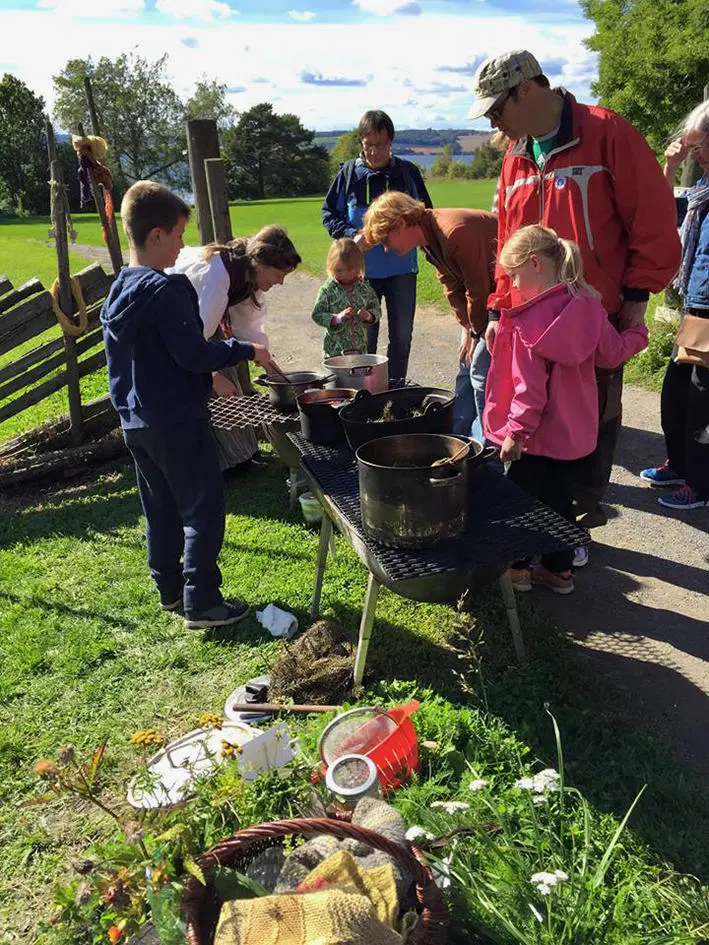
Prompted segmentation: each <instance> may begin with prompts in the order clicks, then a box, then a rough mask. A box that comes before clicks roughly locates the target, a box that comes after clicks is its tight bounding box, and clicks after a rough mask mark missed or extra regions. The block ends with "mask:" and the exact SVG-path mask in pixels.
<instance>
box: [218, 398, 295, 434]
mask: <svg viewBox="0 0 709 945" xmlns="http://www.w3.org/2000/svg"><path fill="white" fill-rule="evenodd" d="M209 413H210V416H211V418H212V426H213V427H215V428H216V429H218V430H249V429H253V428H254V427H259V426H261V424H263V423H291V422H292V421H293V420H294V419H295V420H297V419H298V412H297V411H294V410H291V411H289V412H286V411H284V410H279V408H278V407H274V406H273V404H272V403H271V402H270V400H269V399H268V397H264V396H263V395H262V394H251V395H249V396H243V397H212V399H211V400H210V401H209Z"/></svg>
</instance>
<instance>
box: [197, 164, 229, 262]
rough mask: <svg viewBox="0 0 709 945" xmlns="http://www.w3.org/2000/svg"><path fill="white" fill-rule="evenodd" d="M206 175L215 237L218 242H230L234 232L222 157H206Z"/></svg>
mask: <svg viewBox="0 0 709 945" xmlns="http://www.w3.org/2000/svg"><path fill="white" fill-rule="evenodd" d="M204 175H205V177H206V179H207V194H208V196H209V210H210V214H211V217H212V229H213V230H214V239H215V240H216V241H217V242H218V243H228V242H229V240H231V239H232V232H231V219H230V217H229V191H228V188H227V183H226V168H225V167H224V161H223V160H222V159H221V158H205V161H204Z"/></svg>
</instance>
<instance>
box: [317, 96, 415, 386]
mask: <svg viewBox="0 0 709 945" xmlns="http://www.w3.org/2000/svg"><path fill="white" fill-rule="evenodd" d="M357 134H358V136H359V141H360V145H361V148H362V151H361V155H360V157H358V158H355V159H353V160H351V161H346V162H345V163H344V164H343V165H342V167H341V168H340V170H339V172H338V174H337V176H336V177H335V179H334V181H333V182H332V184H331V186H330V189H329V190H328V192H327V196H326V197H325V201H324V203H323V206H322V221H323V226H324V227H325V229H326V230H327V231H328V233H329V234H330V236H331V237H332V238H333V239H340V238H341V237H343V236H348V237H350V239H354V240H355V242H356V243H357V244H358V245H359V247H360V249H361V250H362V251H363V252H364V253H365V277H366V278H367V279H368V281H369V282H371V284H372V286H373V287H374V290H375V292H376V293H377V296H378V297H379V300H380V301H381V299H382V297H384V299H385V300H386V312H387V325H388V329H389V344H388V348H387V355H388V357H389V377H391V378H399V377H401V378H403V377H406V372H407V370H408V364H409V352H410V350H411V337H412V334H413V328H414V313H415V310H416V275H417V273H418V258H417V253H416V250H415V249H413V250H411V252H409V253H407V254H406V255H405V256H397V255H396V253H386V252H385V250H384V247H383V246H373V247H370V246H368V244H367V242H366V240H365V239H364V236H363V234H362V220H363V217H364V214H365V213H366V212H367V208H368V207H369V205H370V204H371V203H372V201H373V200H375V199H376V198H377V197H379V196H380V194H383V193H385V192H386V191H388V190H399V191H402V192H403V193H405V194H409V195H410V196H411V197H414V199H416V200H421V201H423V203H424V204H425V205H426V206H427V207H429V208H430V207H432V206H433V204H432V202H431V198H430V196H429V194H428V191H427V190H426V185H425V184H424V182H423V177H422V176H421V172H420V170H419V169H418V167H417V166H416V165H415V164H413V163H412V162H411V161H405V160H403V159H402V158H398V157H394V156H393V155H392V153H391V150H392V144H393V141H394V124H393V122H392V120H391V118H390V117H389V116H388V115H387V114H386V112H382V111H378V110H377V111H368V112H365V113H364V115H363V116H362V118H361V119H360V122H359V125H358V127H357ZM378 339H379V322H374V323H372V324H371V325H369V326H368V328H367V350H368V351H369V352H370V353H371V354H374V353H376V350H377V341H378Z"/></svg>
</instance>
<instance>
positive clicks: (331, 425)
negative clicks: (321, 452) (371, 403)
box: [296, 387, 357, 446]
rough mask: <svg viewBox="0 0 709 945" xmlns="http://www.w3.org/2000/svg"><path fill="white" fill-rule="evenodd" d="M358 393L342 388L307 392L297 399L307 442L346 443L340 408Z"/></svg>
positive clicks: (326, 444) (302, 428) (324, 443)
mask: <svg viewBox="0 0 709 945" xmlns="http://www.w3.org/2000/svg"><path fill="white" fill-rule="evenodd" d="M356 393H357V391H356V390H351V389H349V390H347V389H344V388H341V387H330V388H328V389H327V390H306V391H305V393H304V394H299V395H298V396H297V397H296V402H297V404H298V413H299V414H300V428H301V430H302V433H303V436H304V437H305V439H306V440H310V442H311V443H318V444H320V445H322V446H329V445H335V444H340V443H344V440H345V434H344V430H343V429H342V422H341V420H340V408H341V407H342V406H343V405H344V404H348V403H349V402H350V401H351V400H352V398H353V397H354V396H355V394H356Z"/></svg>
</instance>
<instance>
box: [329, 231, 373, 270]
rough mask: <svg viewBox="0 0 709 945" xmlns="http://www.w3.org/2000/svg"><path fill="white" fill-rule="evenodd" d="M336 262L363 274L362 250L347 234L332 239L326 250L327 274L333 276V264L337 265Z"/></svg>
mask: <svg viewBox="0 0 709 945" xmlns="http://www.w3.org/2000/svg"><path fill="white" fill-rule="evenodd" d="M338 263H342V265H343V266H348V267H349V268H350V269H354V270H355V271H356V272H358V273H359V274H360V275H361V276H363V275H364V256H363V255H362V250H361V249H360V248H359V246H358V245H357V244H356V243H355V241H354V240H351V239H349V237H347V236H344V237H342V239H339V240H333V241H332V243H331V244H330V249H329V250H328V252H327V263H326V264H325V268H326V269H327V274H328V275H329V276H331V277H332V278H334V271H335V266H337V264H338Z"/></svg>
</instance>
